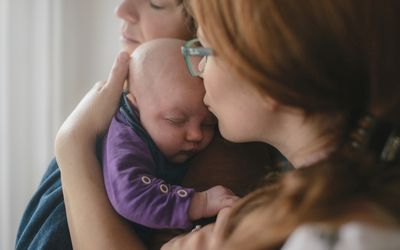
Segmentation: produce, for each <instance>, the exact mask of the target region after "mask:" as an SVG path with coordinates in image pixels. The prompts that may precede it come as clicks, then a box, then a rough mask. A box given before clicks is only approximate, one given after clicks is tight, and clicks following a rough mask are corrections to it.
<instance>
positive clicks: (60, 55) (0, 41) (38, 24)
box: [0, 0, 119, 249]
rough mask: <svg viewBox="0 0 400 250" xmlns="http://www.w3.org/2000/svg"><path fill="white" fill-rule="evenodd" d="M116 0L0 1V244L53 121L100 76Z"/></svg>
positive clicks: (41, 158)
mask: <svg viewBox="0 0 400 250" xmlns="http://www.w3.org/2000/svg"><path fill="white" fill-rule="evenodd" d="M117 3H118V1H117V0H111V1H110V0H68V1H62V0H0V249H13V248H14V241H15V234H16V231H17V227H18V223H19V220H20V217H21V215H22V212H23V210H24V208H25V206H26V204H27V202H28V200H29V198H30V197H31V195H32V194H33V192H34V190H35V189H36V187H37V185H38V183H39V180H40V177H41V175H42V174H43V172H44V170H45V168H46V167H47V164H48V163H49V161H50V159H51V158H52V157H53V140H54V135H55V133H56V131H57V128H58V127H59V126H60V124H61V123H62V121H63V120H64V119H65V117H66V116H67V115H68V114H69V112H70V111H71V110H72V109H73V107H74V106H75V105H76V104H77V102H78V101H79V99H80V98H81V97H82V96H83V95H84V93H85V92H86V91H87V90H88V89H89V88H90V86H91V85H92V84H93V83H94V82H96V81H98V80H103V79H105V78H106V76H107V74H108V70H109V68H110V66H111V64H112V60H113V58H114V56H115V55H116V53H117V51H118V46H119V44H118V43H119V42H118V36H119V35H118V31H119V22H118V20H117V19H116V18H115V17H114V14H113V8H114V6H115V5H116V4H117Z"/></svg>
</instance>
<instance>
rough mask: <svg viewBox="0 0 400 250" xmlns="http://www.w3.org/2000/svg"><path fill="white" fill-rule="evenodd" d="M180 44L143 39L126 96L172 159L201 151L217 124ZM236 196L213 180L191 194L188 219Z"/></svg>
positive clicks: (212, 210)
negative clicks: (205, 188) (201, 190)
mask: <svg viewBox="0 0 400 250" xmlns="http://www.w3.org/2000/svg"><path fill="white" fill-rule="evenodd" d="M182 44H183V41H181V40H177V39H157V40H153V41H150V42H147V43H145V44H143V45H141V46H139V47H138V48H137V49H136V50H135V52H134V53H133V54H132V60H131V63H130V72H131V74H130V78H129V94H128V99H129V100H130V102H131V105H133V106H134V107H136V110H137V111H138V113H139V118H140V121H141V124H142V125H143V127H144V128H145V129H146V131H147V132H148V133H149V135H150V136H151V138H152V139H153V141H154V142H155V144H156V145H157V147H158V148H159V149H160V150H161V152H162V153H163V154H164V156H166V158H167V159H168V160H169V161H171V162H173V163H183V162H185V161H187V160H188V159H190V158H192V157H193V156H194V155H196V154H198V153H199V152H200V151H202V150H204V149H205V148H206V146H208V145H209V143H210V142H211V140H212V138H213V135H214V132H215V129H216V123H217V121H216V119H215V117H214V116H213V115H212V113H211V112H210V111H208V109H207V108H206V106H205V105H204V103H203V96H204V86H203V83H202V81H201V80H200V79H199V78H194V77H191V76H190V74H189V73H188V72H187V71H186V68H185V67H186V66H185V63H184V60H183V57H182V56H181V54H180V47H181V46H182ZM160 58H162V60H160ZM236 200H238V197H237V196H235V195H234V193H233V192H232V191H231V190H229V189H227V188H225V187H223V186H220V185H218V184H216V185H215V186H214V187H211V188H210V189H208V190H205V191H204V192H196V193H195V194H194V195H193V197H192V202H191V205H190V208H189V218H190V219H191V220H196V219H200V218H205V217H210V216H214V215H216V214H217V213H218V211H219V210H220V209H221V208H223V207H227V206H232V205H233V204H234V202H235V201H236Z"/></svg>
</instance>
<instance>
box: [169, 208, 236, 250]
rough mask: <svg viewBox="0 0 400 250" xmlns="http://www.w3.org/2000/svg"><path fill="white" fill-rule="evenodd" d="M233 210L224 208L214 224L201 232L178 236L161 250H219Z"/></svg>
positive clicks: (203, 228)
mask: <svg viewBox="0 0 400 250" xmlns="http://www.w3.org/2000/svg"><path fill="white" fill-rule="evenodd" d="M230 211H231V208H230V207H227V208H223V209H222V210H221V211H220V212H219V213H218V216H217V220H216V222H215V223H213V224H208V225H206V226H204V227H202V228H200V229H199V230H195V231H192V232H190V233H188V234H186V235H182V236H178V237H175V238H173V239H172V240H170V241H169V242H167V243H166V244H164V245H163V246H162V248H161V250H172V249H173V250H180V249H182V250H186V249H191V250H200V249H201V250H204V249H207V250H217V249H221V247H222V243H223V232H224V230H225V227H226V224H227V222H228V219H229V214H230Z"/></svg>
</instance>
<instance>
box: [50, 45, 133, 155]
mask: <svg viewBox="0 0 400 250" xmlns="http://www.w3.org/2000/svg"><path fill="white" fill-rule="evenodd" d="M129 59H130V56H129V54H128V53H127V52H121V53H120V54H119V55H118V57H117V59H116V60H115V62H114V64H113V67H112V70H111V73H110V75H109V77H108V80H107V81H105V82H98V83H96V84H95V85H94V87H93V88H92V89H91V90H90V91H89V92H88V93H87V94H86V96H85V97H84V98H83V99H82V100H81V102H80V103H79V104H78V106H77V107H76V108H75V109H74V111H73V112H72V113H71V115H69V117H68V118H67V120H66V121H65V122H64V123H63V125H62V126H61V128H60V130H59V131H58V133H57V136H56V155H57V160H58V161H62V160H63V159H65V160H68V159H71V158H70V157H74V158H76V157H77V156H78V155H80V154H82V153H87V150H85V149H87V148H89V149H94V147H95V142H96V138H97V137H98V136H100V135H102V134H103V133H104V132H105V131H106V129H107V127H108V126H109V123H110V122H111V119H112V117H113V115H114V113H115V111H116V110H117V108H118V104H119V101H120V96H121V94H122V89H123V85H124V82H125V79H126V78H127V75H128V66H129V63H128V62H129Z"/></svg>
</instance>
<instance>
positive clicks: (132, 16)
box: [114, 0, 139, 23]
mask: <svg viewBox="0 0 400 250" xmlns="http://www.w3.org/2000/svg"><path fill="white" fill-rule="evenodd" d="M137 5H138V3H137V1H127V0H124V1H122V2H120V3H119V4H118V5H117V7H116V8H115V11H114V12H115V15H116V16H117V17H119V18H121V19H122V20H124V21H126V22H129V23H135V22H137V21H138V20H139V10H138V8H139V6H137Z"/></svg>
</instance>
